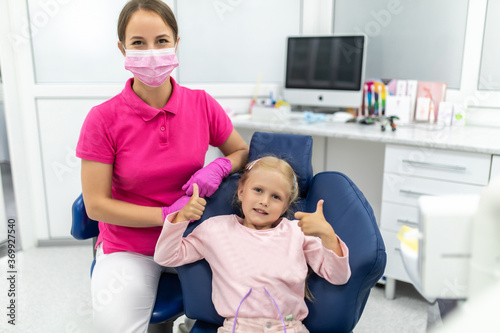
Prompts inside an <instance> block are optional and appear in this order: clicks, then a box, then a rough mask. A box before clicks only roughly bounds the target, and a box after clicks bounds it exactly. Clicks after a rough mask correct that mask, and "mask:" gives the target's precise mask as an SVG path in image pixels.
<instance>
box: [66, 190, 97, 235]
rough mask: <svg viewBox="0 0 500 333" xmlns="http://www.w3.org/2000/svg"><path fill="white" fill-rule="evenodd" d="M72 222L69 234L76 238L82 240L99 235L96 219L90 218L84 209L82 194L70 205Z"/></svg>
mask: <svg viewBox="0 0 500 333" xmlns="http://www.w3.org/2000/svg"><path fill="white" fill-rule="evenodd" d="M71 210H72V224H71V236H73V237H74V238H76V239H78V240H84V239H89V238H93V237H96V236H97V235H99V227H98V223H97V221H94V220H91V219H90V218H89V217H88V216H87V212H86V211H85V204H84V203H83V196H82V195H81V194H80V196H79V197H78V198H77V199H76V200H75V202H74V203H73V207H72V209H71Z"/></svg>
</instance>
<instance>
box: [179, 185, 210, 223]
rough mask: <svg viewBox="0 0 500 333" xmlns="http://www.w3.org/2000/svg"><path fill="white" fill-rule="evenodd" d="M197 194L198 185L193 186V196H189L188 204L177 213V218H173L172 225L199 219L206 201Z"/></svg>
mask: <svg viewBox="0 0 500 333" xmlns="http://www.w3.org/2000/svg"><path fill="white" fill-rule="evenodd" d="M199 193H200V192H199V189H198V184H196V183H195V184H193V195H192V196H191V199H189V201H188V203H187V204H186V205H185V206H184V207H182V209H181V210H180V211H179V212H178V213H177V216H176V217H175V218H174V220H173V221H172V223H177V222H182V221H196V220H199V219H200V218H201V215H203V211H204V210H205V205H206V204H207V201H206V200H205V199H203V198H200V195H199Z"/></svg>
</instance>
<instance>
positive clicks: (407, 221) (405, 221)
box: [397, 219, 418, 227]
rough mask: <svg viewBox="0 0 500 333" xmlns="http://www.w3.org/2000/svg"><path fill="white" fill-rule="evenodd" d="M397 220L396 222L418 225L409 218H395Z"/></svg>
mask: <svg viewBox="0 0 500 333" xmlns="http://www.w3.org/2000/svg"><path fill="white" fill-rule="evenodd" d="M397 222H398V223H402V224H409V225H414V226H417V227H418V222H413V221H410V220H401V219H397Z"/></svg>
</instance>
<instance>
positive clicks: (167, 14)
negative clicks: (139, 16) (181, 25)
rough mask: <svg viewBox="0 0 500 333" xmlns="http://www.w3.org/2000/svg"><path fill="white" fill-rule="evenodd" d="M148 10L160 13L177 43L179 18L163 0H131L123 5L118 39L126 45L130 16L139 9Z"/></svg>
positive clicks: (119, 19) (119, 20)
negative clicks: (177, 18) (126, 32)
mask: <svg viewBox="0 0 500 333" xmlns="http://www.w3.org/2000/svg"><path fill="white" fill-rule="evenodd" d="M140 9H142V10H147V11H151V12H155V13H156V14H158V15H159V16H160V17H161V18H162V20H163V21H164V22H165V24H166V25H168V26H169V27H170V28H171V29H172V31H173V33H174V42H175V43H177V35H178V33H179V29H178V27H177V20H176V19H175V15H174V13H173V12H172V9H170V7H169V6H168V5H167V4H166V3H164V2H163V1H161V0H130V1H129V2H127V4H126V5H125V6H124V7H123V9H122V11H121V13H120V16H119V18H118V28H117V30H118V40H119V41H120V42H122V44H123V45H125V29H126V28H127V25H128V22H129V21H130V17H132V14H134V13H135V12H136V11H138V10H140Z"/></svg>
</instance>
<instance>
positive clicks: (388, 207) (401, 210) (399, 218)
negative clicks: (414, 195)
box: [380, 202, 418, 232]
mask: <svg viewBox="0 0 500 333" xmlns="http://www.w3.org/2000/svg"><path fill="white" fill-rule="evenodd" d="M403 225H406V226H408V227H410V228H418V208H417V207H413V206H403V205H398V204H394V203H390V202H383V203H382V213H381V219H380V228H381V229H385V230H390V231H394V232H398V231H399V230H400V229H401V227H402V226H403Z"/></svg>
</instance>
